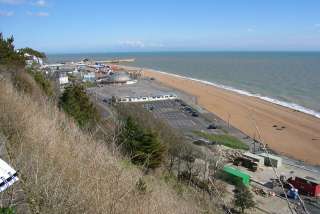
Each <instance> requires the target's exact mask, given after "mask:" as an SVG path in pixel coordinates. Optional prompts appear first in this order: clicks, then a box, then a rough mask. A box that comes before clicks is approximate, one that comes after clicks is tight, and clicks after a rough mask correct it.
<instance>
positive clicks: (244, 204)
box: [234, 184, 255, 213]
mask: <svg viewBox="0 0 320 214" xmlns="http://www.w3.org/2000/svg"><path fill="white" fill-rule="evenodd" d="M234 199H235V200H234V203H235V206H236V207H239V208H240V210H241V213H244V211H245V210H246V209H250V208H253V207H254V206H255V202H254V200H253V195H252V193H251V192H250V190H249V189H248V187H246V186H244V185H243V184H239V185H237V186H236V189H235V192H234Z"/></svg>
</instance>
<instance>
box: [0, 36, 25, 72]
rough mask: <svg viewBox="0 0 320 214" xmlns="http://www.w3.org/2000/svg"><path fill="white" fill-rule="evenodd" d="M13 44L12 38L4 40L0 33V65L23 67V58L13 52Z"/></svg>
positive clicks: (20, 54)
mask: <svg viewBox="0 0 320 214" xmlns="http://www.w3.org/2000/svg"><path fill="white" fill-rule="evenodd" d="M13 42H14V38H13V36H11V37H9V38H6V39H5V38H4V37H3V34H2V33H0V65H6V66H25V59H24V56H23V54H22V53H20V52H17V51H16V50H15V48H14V44H13Z"/></svg>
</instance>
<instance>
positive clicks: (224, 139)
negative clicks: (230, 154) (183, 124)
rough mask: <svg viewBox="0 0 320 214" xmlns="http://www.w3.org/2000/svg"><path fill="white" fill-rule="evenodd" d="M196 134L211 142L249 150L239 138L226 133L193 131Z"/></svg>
mask: <svg viewBox="0 0 320 214" xmlns="http://www.w3.org/2000/svg"><path fill="white" fill-rule="evenodd" d="M194 133H195V134H196V135H198V136H199V137H203V138H205V139H207V140H210V141H212V142H216V143H217V144H220V145H224V146H227V147H230V148H232V149H243V150H249V146H248V145H247V144H245V143H243V142H242V141H241V140H239V139H237V138H235V137H233V136H231V135H227V134H209V133H206V132H201V131H194Z"/></svg>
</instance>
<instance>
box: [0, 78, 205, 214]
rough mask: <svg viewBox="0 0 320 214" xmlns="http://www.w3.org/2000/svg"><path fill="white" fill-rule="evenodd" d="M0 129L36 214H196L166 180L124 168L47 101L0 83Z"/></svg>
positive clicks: (114, 157) (198, 211) (104, 148)
mask: <svg viewBox="0 0 320 214" xmlns="http://www.w3.org/2000/svg"><path fill="white" fill-rule="evenodd" d="M0 131H2V132H4V134H5V135H6V136H7V137H8V139H9V141H10V144H9V145H8V150H9V152H10V156H11V158H12V159H13V163H12V165H13V166H14V168H16V169H17V170H19V173H20V177H21V178H22V179H21V182H22V183H23V187H24V190H25V191H26V195H27V196H28V200H29V202H30V204H31V209H32V211H33V212H34V213H200V209H199V207H198V205H197V204H196V203H195V202H193V203H192V202H190V200H189V201H187V200H184V199H182V198H181V197H179V196H178V195H177V194H176V193H175V191H174V190H172V189H170V188H169V187H168V186H167V185H166V184H165V183H164V182H159V179H156V178H155V177H153V178H152V179H148V182H147V185H148V191H147V192H146V193H144V194H142V193H139V191H138V190H137V189H136V182H137V181H138V179H139V178H140V177H142V173H141V171H140V170H139V169H137V168H135V167H129V168H128V167H126V168H125V167H123V166H122V165H121V164H120V163H121V160H120V157H116V156H112V155H111V154H110V152H109V151H108V149H107V147H106V145H104V144H101V143H97V142H96V141H95V140H94V139H93V138H91V137H90V136H88V135H86V134H84V133H83V132H81V131H80V130H79V129H78V128H77V126H76V125H74V123H73V122H72V121H70V120H69V119H67V118H66V117H65V115H64V113H62V112H60V111H59V110H58V109H57V108H56V107H54V105H52V104H51V103H49V102H48V101H47V100H46V99H42V100H41V99H40V101H38V102H35V101H34V100H33V99H32V98H31V97H30V96H27V95H26V94H19V93H18V92H17V91H16V89H15V88H14V87H13V85H12V83H11V82H10V81H9V80H4V79H2V80H0Z"/></svg>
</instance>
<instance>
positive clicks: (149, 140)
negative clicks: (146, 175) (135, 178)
mask: <svg viewBox="0 0 320 214" xmlns="http://www.w3.org/2000/svg"><path fill="white" fill-rule="evenodd" d="M119 143H120V144H121V146H122V149H123V151H124V153H126V154H127V155H128V156H129V157H130V159H131V161H132V162H133V163H134V164H137V165H142V166H144V167H145V168H147V169H154V168H157V167H158V166H160V165H161V163H162V161H163V159H164V153H165V145H164V144H162V143H161V142H160V140H159V136H158V135H157V134H156V133H154V132H152V131H151V130H146V129H143V128H142V127H141V126H140V125H139V124H138V123H137V122H135V121H134V119H133V118H132V117H127V118H126V120H125V125H124V128H123V131H122V133H121V135H120V139H119Z"/></svg>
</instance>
